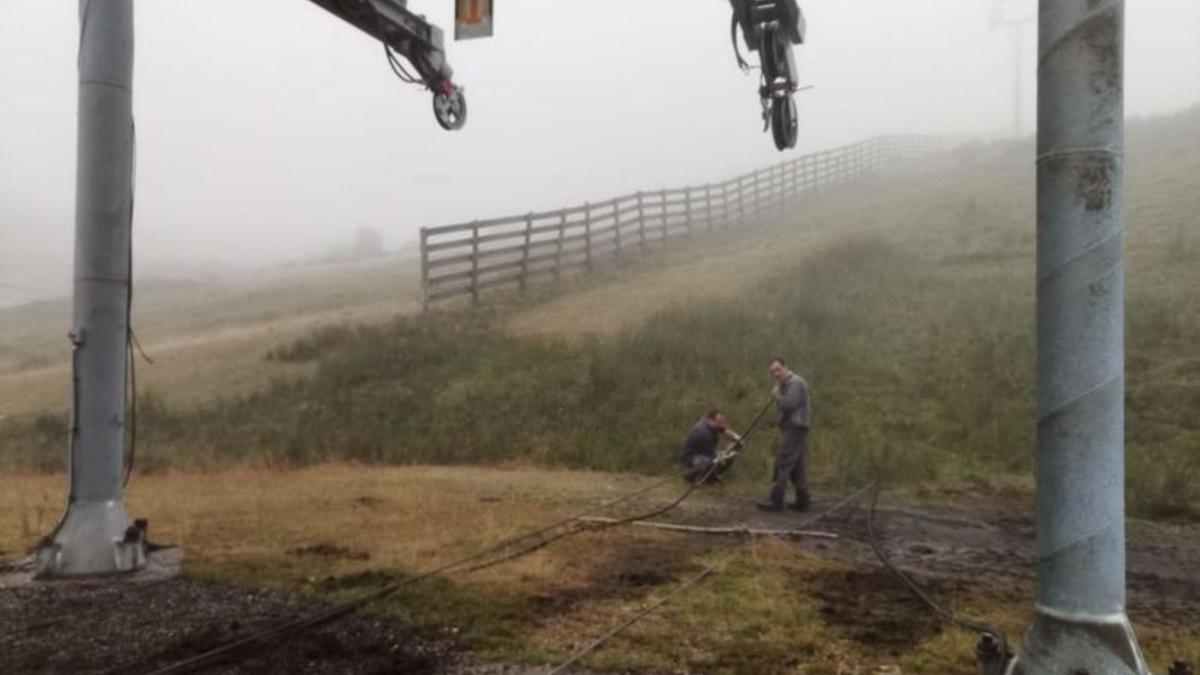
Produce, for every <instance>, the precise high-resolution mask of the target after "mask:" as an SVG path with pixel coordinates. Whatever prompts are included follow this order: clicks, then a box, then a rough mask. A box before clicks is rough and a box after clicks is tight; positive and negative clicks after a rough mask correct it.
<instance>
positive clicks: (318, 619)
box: [151, 401, 774, 675]
mask: <svg viewBox="0 0 1200 675" xmlns="http://www.w3.org/2000/svg"><path fill="white" fill-rule="evenodd" d="M773 403H774V401H768V403H767V405H766V406H764V407H763V409H762V410H761V411H760V412H759V413H758V415H757V416H755V418H754V420H753V421H752V422H751V423H750V426H749V427H748V428H747V429H746V432H745V433H744V434H742V437H741V441H739V443H738V445H739V446H740V445H744V444H745V442H746V441H747V440H748V439H749V438H750V436H751V435H752V434H753V432H754V430H755V428H756V427H757V426H758V423H759V421H761V420H762V418H763V416H764V415H766V413H767V411H768V410H769V409H770V408H771V405H772V404H773ZM717 468H718V464H717V463H715V462H714V463H713V464H710V465H709V467H708V469H707V470H706V471H705V472H704V474H703V475H702V476H701V477H700V478H699V479H698V480H696V481H695V482H693V483H692V484H691V485H689V486H688V488H687V489H686V490H684V491H683V493H682V494H680V496H679V497H677V498H675V500H673V501H672V502H671V503H670V504H668V505H667V506H665V507H659V508H656V509H654V510H653V511H649V512H647V513H643V514H640V515H637V516H631V517H628V518H622V519H620V520H618V521H615V522H612V523H604V524H603V527H583V528H573V529H567V530H565V531H563V532H560V533H558V534H555V535H554V536H551V537H548V538H546V539H543V540H541V541H538V542H535V543H534V544H533V545H531V546H528V547H526V548H523V549H520V550H519V551H516V552H514V553H511V554H508V555H505V556H502V557H501V558H499V559H497V560H494V561H487V562H486V563H483V564H479V565H475V566H472V567H469V568H467V569H465V570H463V572H464V573H470V572H474V571H477V570H480V569H484V568H487V567H492V566H494V565H498V564H500V563H503V562H507V561H510V560H514V559H516V558H520V557H523V556H526V555H529V554H531V553H534V552H535V551H538V550H541V549H543V548H545V547H546V546H549V545H550V544H551V543H553V542H555V541H558V540H560V539H563V538H565V537H568V536H571V535H574V534H578V533H580V532H587V531H594V530H602V529H608V528H610V527H615V526H617V525H622V524H627V523H631V522H634V521H635V520H643V519H647V518H653V517H654V516H658V515H662V514H663V513H666V512H667V511H670V510H671V509H674V508H675V507H677V506H679V504H681V503H682V502H683V501H684V500H685V499H687V497H688V496H690V495H691V494H692V492H694V491H695V489H696V488H697V487H699V486H700V485H701V484H703V483H704V481H706V480H708V478H709V477H710V476H711V475H712V473H713V472H714V471H716V470H717ZM675 480H677V479H676V478H674V477H671V478H666V479H663V480H660V481H656V482H654V483H651V484H650V485H648V486H646V487H644V488H642V489H640V490H637V491H635V492H632V493H629V494H627V495H624V496H622V497H619V498H617V499H615V500H612V501H609V502H606V503H604V504H600V505H598V506H594V507H591V508H588V509H585V510H584V511H581V512H579V513H577V514H575V515H572V516H569V517H567V518H563V519H562V520H559V521H556V522H554V523H551V524H550V525H547V526H545V527H542V528H539V529H537V530H534V531H532V532H527V533H525V534H521V535H518V536H516V537H511V538H509V539H505V540H503V541H501V542H499V543H497V544H495V545H493V546H490V547H488V548H486V549H483V550H481V551H477V552H475V553H472V554H470V555H468V556H466V557H463V558H459V559H457V560H453V561H451V562H449V563H446V564H444V565H441V566H438V567H435V568H433V569H430V570H427V571H425V572H422V573H420V574H418V575H416V576H414V577H409V578H407V579H404V580H403V581H399V582H396V583H393V584H389V585H387V586H385V587H383V588H381V589H378V590H376V591H372V592H370V593H367V594H365V595H362V596H360V597H358V598H355V599H353V600H349V601H346V602H344V603H342V604H340V605H336V606H334V607H331V608H330V609H328V610H325V611H324V612H320V613H318V614H315V615H313V616H311V617H307V618H300V619H295V620H292V621H289V622H286V623H283V624H280V625H278V626H275V627H272V628H268V629H265V630H262V631H259V632H256V633H253V634H251V635H248V636H246V637H244V638H241V639H238V640H235V641H233V642H230V643H227V644H225V645H222V646H219V647H216V648H213V649H211V650H209V651H206V652H203V653H201V654H198V655H196V656H193V657H190V658H187V659H184V660H181V661H177V662H176V663H173V664H171V665H168V666H166V667H164V668H160V669H158V670H154V671H151V675H176V674H178V673H190V672H195V671H196V670H197V669H200V668H203V667H205V666H208V665H212V664H214V663H218V662H220V661H223V660H224V659H225V658H227V657H229V656H231V655H233V654H234V653H236V652H238V651H240V650H241V649H243V648H246V647H249V646H250V645H254V644H262V645H264V646H269V645H270V642H271V641H272V640H274V639H275V638H286V637H290V635H289V633H293V632H295V633H299V632H302V631H304V630H308V629H310V628H314V627H316V626H319V625H321V624H324V623H328V622H330V621H333V620H334V619H337V618H339V617H341V616H343V615H345V614H348V613H350V612H352V611H354V610H355V609H358V608H359V607H362V606H364V605H366V604H369V603H371V602H374V601H376V600H381V599H383V598H385V597H387V596H389V595H392V594H393V593H395V592H396V591H398V590H400V589H401V588H403V587H405V586H407V585H410V584H414V583H416V582H418V581H423V580H425V579H428V578H430V577H433V576H435V575H437V574H441V573H443V572H448V571H450V570H454V569H458V568H461V567H463V566H465V565H467V564H469V563H472V562H474V561H476V560H480V559H482V558H486V557H487V556H489V555H492V554H495V553H497V552H499V551H503V550H504V549H506V548H509V547H511V546H513V545H514V544H516V543H519V542H522V541H527V540H529V539H533V538H536V537H539V536H541V535H544V534H547V533H549V532H552V531H553V530H555V529H558V528H560V527H564V526H567V525H570V524H572V523H575V522H578V521H580V520H582V519H583V518H585V517H587V516H590V515H593V514H595V513H598V512H599V511H602V510H605V509H609V508H612V507H613V506H616V505H618V504H621V503H624V502H627V501H630V500H632V499H634V498H636V497H639V496H641V495H644V494H646V493H647V492H650V491H651V490H653V489H655V488H657V487H660V486H662V485H665V484H667V483H668V482H674V481H675Z"/></svg>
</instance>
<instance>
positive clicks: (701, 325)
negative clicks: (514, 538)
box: [0, 110, 1200, 517]
mask: <svg viewBox="0 0 1200 675" xmlns="http://www.w3.org/2000/svg"><path fill="white" fill-rule="evenodd" d="M1163 129H1168V130H1172V131H1173V133H1167V132H1166V131H1164V130H1163ZM1196 129H1200V110H1195V111H1191V112H1189V113H1187V114H1184V115H1180V116H1178V117H1176V118H1173V119H1171V120H1167V121H1165V122H1163V121H1157V122H1154V123H1146V124H1144V125H1142V126H1137V125H1134V127H1133V132H1131V142H1130V145H1131V153H1130V160H1129V164H1130V198H1129V218H1128V222H1129V245H1128V248H1129V256H1128V257H1129V272H1128V275H1127V276H1128V289H1127V296H1128V301H1127V302H1128V312H1127V314H1128V340H1127V342H1128V369H1127V371H1128V374H1127V381H1128V392H1129V393H1128V397H1127V412H1128V415H1127V418H1128V432H1127V433H1128V456H1129V460H1128V493H1129V501H1130V504H1131V507H1132V511H1133V513H1135V514H1138V515H1142V516H1149V517H1196V516H1198V515H1200V485H1198V484H1197V483H1196V482H1195V481H1194V480H1188V476H1194V475H1196V472H1197V471H1200V416H1198V415H1196V410H1198V409H1200V358H1198V357H1197V355H1196V352H1195V344H1196V338H1197V336H1200V302H1198V301H1197V299H1196V295H1195V293H1194V289H1195V288H1196V287H1197V285H1200V247H1198V246H1197V245H1196V241H1197V235H1196V233H1195V229H1196V228H1195V226H1194V225H1195V216H1194V215H1193V214H1194V213H1197V212H1200V197H1198V196H1197V195H1198V194H1200V190H1195V189H1194V187H1195V186H1194V185H1192V186H1191V188H1190V189H1189V183H1188V180H1189V179H1190V180H1191V181H1193V182H1194V180H1195V179H1194V176H1196V175H1198V174H1200V147H1197V146H1200V141H1197V140H1196V139H1197V138H1198V137H1200V134H1195V133H1191V134H1190V135H1188V134H1189V133H1190V131H1194V130H1196ZM1185 138H1186V139H1190V140H1187V141H1184V140H1182V139H1185ZM1168 142H1171V143H1174V145H1175V146H1177V147H1176V149H1174V150H1172V151H1171V152H1165V153H1164V152H1162V144H1164V143H1168ZM1028 159H1029V157H1028V148H1025V147H1024V146H1021V145H1011V144H1008V145H1005V144H999V145H993V146H979V147H975V148H968V149H966V150H964V151H961V152H960V153H959V154H958V155H957V162H958V166H954V167H936V166H935V167H932V168H928V169H926V170H925V171H924V172H914V175H911V176H907V177H903V178H899V179H895V180H892V181H891V182H883V183H881V184H880V185H878V186H876V188H875V189H873V190H872V191H871V192H870V193H849V195H848V196H847V197H846V199H844V200H843V201H842V202H840V203H839V204H837V205H836V206H837V208H836V209H835V208H830V207H828V205H826V206H824V207H822V209H823V210H822V211H820V212H805V211H801V212H800V213H798V214H797V218H798V221H799V224H798V225H795V226H793V228H791V229H784V228H780V229H777V230H773V231H770V232H765V233H763V234H762V236H766V237H770V238H772V239H773V240H774V241H775V242H777V244H778V246H779V247H781V248H786V247H787V246H788V245H789V242H790V241H791V240H792V239H794V238H799V237H800V236H801V235H802V234H803V232H804V231H805V230H806V229H807V228H810V227H813V226H814V225H813V223H816V222H818V221H819V222H821V223H825V224H826V225H828V224H829V223H830V222H836V221H838V220H839V219H840V220H841V221H842V222H845V223H847V224H859V223H864V222H873V223H876V224H878V227H875V228H874V229H873V231H872V232H873V233H867V234H859V235H854V236H847V237H845V238H842V239H840V240H835V241H834V243H832V244H828V245H825V246H824V247H823V248H821V249H820V250H816V251H808V252H807V253H805V254H804V255H800V256H797V257H796V258H795V259H794V260H792V261H791V262H790V263H788V264H785V265H781V266H780V267H779V268H778V269H776V270H773V271H772V273H771V274H769V275H768V276H767V277H766V278H765V279H764V280H762V281H760V282H758V283H756V284H754V285H752V286H750V287H749V290H748V291H746V292H743V293H739V294H737V295H736V296H735V297H731V298H723V299H713V300H711V301H708V302H702V303H693V304H690V305H686V306H680V307H674V308H670V309H667V310H664V311H662V312H660V313H658V314H657V315H654V316H653V317H652V318H651V319H649V320H647V321H644V322H642V323H640V324H638V325H636V326H634V327H632V328H628V329H626V330H624V331H623V332H621V333H620V334H618V335H616V336H615V337H611V338H604V339H600V338H592V339H576V340H570V341H568V340H559V339H553V338H528V337H516V336H513V335H512V334H510V333H509V332H507V331H505V330H503V326H502V324H503V322H504V319H505V316H506V312H508V311H509V310H510V309H511V306H505V305H503V304H499V305H497V306H496V307H492V308H489V307H486V306H485V307H483V308H481V309H478V310H475V311H448V312H437V313H432V314H429V315H427V316H422V317H411V318H403V319H400V320H397V321H396V322H394V323H392V324H390V325H386V326H376V327H362V328H353V329H351V328H344V329H326V330H325V331H324V332H321V333H317V334H314V335H312V336H310V337H308V338H305V339H303V340H300V341H297V342H295V343H292V344H287V345H281V346H280V347H279V348H277V349H275V350H272V352H271V353H270V354H269V355H267V356H270V357H271V358H276V359H282V360H305V361H312V360H315V361H316V362H317V364H318V365H317V369H316V373H315V375H313V376H312V377H310V378H297V379H291V380H280V381H277V382H274V383H273V384H272V385H271V386H270V387H268V388H266V389H265V390H263V391H261V392H259V393H255V394H251V395H248V396H243V397H238V398H232V399H228V400H221V401H217V402H216V403H213V404H211V405H206V406H203V407H200V408H196V409H177V408H173V407H170V406H167V405H165V404H163V403H162V402H161V401H160V400H159V399H157V398H156V397H155V396H154V395H153V394H152V393H151V394H149V395H147V397H146V399H145V400H144V401H143V403H142V406H141V421H142V422H143V430H142V434H141V437H142V439H143V448H144V450H142V451H141V452H140V459H139V462H140V464H141V466H143V467H149V468H153V467H156V466H163V465H189V464H191V465H202V466H211V465H225V464H227V463H229V462H231V461H235V462H236V461H267V462H269V463H271V464H281V465H303V464H309V463H314V462H323V461H329V460H353V461H361V462H368V463H402V464H403V463H430V462H432V463H500V462H505V461H510V460H522V461H531V462H536V463H540V464H545V465H550V466H570V467H589V468H597V469H604V470H633V471H645V472H655V471H663V470H669V469H671V468H672V466H673V462H674V457H675V449H676V447H677V445H678V443H679V440H680V438H681V436H682V435H683V433H684V432H685V431H686V429H687V428H688V426H689V425H690V424H691V423H692V422H694V420H695V419H696V418H697V417H698V416H699V415H700V413H701V412H702V411H703V410H705V409H707V408H709V407H712V406H720V407H723V408H725V409H726V410H727V411H728V412H729V413H730V414H731V417H732V420H733V422H734V424H735V425H741V424H744V423H745V422H746V421H747V420H748V419H749V418H750V417H752V415H753V414H754V413H755V412H756V411H757V410H758V408H759V407H760V406H761V405H762V404H763V402H764V401H765V399H766V396H767V390H768V387H769V383H768V382H767V379H766V373H765V369H766V361H767V359H768V358H769V357H770V356H772V355H776V354H779V355H783V356H785V357H787V358H788V359H789V360H790V361H791V362H792V363H793V365H794V366H795V368H796V370H798V371H799V372H800V373H801V374H803V375H804V376H805V377H806V378H807V379H808V380H809V382H810V384H811V385H812V388H813V391H814V401H815V402H814V408H815V428H814V431H813V439H812V440H813V451H812V465H813V472H814V474H816V475H817V476H818V477H821V478H824V479H826V480H829V481H832V482H838V483H843V484H847V485H853V484H861V483H863V482H865V481H867V480H869V479H871V478H873V477H877V476H884V477H886V478H887V479H888V480H889V481H891V482H893V483H901V484H914V485H916V484H921V485H926V484H936V485H962V484H989V483H991V482H993V481H1004V480H1007V479H1008V478H1011V477H1016V476H1028V475H1030V474H1031V473H1032V465H1033V456H1032V453H1033V447H1034V427H1035V419H1034V410H1033V400H1034V392H1033V381H1034V343H1033V317H1034V311H1033V305H1034V299H1033V298H1034V284H1033V255H1032V254H1033V242H1034V236H1033V227H1034V224H1033V211H1032V181H1031V178H1030V176H1031V172H1030V168H1031V164H1028V163H1026V162H1027V160H1028ZM1143 167H1145V168H1143ZM1181 223H1182V224H1183V225H1181ZM721 273H722V271H721V269H720V267H719V266H714V272H713V276H712V278H711V279H697V283H699V284H703V283H712V284H719V283H721V281H720V278H721V277H720V275H721ZM726 273H732V272H726ZM518 304H520V303H519V302H518ZM267 356H264V358H266V357H267ZM761 432H762V436H761V437H760V438H759V439H758V440H757V441H756V442H755V446H754V448H753V452H754V454H755V456H757V457H759V458H762V457H765V455H767V454H768V449H767V446H768V442H769V438H770V430H769V429H767V428H764V429H762V430H761ZM0 436H2V437H4V438H5V439H6V442H5V444H4V447H3V449H2V450H0V453H3V455H2V456H3V459H5V460H6V461H7V462H8V463H10V464H17V465H20V466H26V467H29V466H32V467H38V468H57V467H58V466H59V465H60V464H61V445H62V439H63V436H64V423H63V422H62V421H61V420H57V419H56V418H52V417H43V418H40V419H39V420H37V421H35V422H33V423H22V424H9V425H8V426H6V427H0ZM764 471H765V462H761V461H755V460H750V461H746V462H744V463H743V465H742V468H741V472H740V473H741V475H742V476H743V477H744V478H746V479H749V480H760V479H761V478H762V477H763V474H764Z"/></svg>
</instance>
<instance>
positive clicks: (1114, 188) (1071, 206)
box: [1012, 0, 1149, 675]
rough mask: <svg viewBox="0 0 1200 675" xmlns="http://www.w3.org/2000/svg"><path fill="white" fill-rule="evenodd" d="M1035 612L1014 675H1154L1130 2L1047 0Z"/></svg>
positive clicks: (1042, 69) (1041, 80) (1042, 64)
mask: <svg viewBox="0 0 1200 675" xmlns="http://www.w3.org/2000/svg"><path fill="white" fill-rule="evenodd" d="M1038 42H1039V50H1038V51H1039V55H1038V149H1037V153H1038V157H1037V184H1038V196H1037V415H1038V425H1037V480H1038V488H1037V561H1038V562H1037V577H1038V581H1037V604H1036V607H1035V610H1034V618H1033V623H1032V625H1031V626H1030V627H1029V629H1028V631H1027V632H1026V634H1025V639H1024V640H1023V641H1022V644H1021V652H1020V656H1019V661H1018V663H1017V664H1016V666H1015V668H1014V669H1013V671H1012V672H1015V673H1025V674H1030V675H1063V674H1064V673H1092V674H1094V675H1099V674H1100V673H1105V674H1117V673H1122V674H1124V673H1137V674H1138V675H1143V674H1146V673H1148V672H1149V669H1148V668H1147V666H1146V663H1145V660H1144V659H1143V657H1142V654H1141V650H1140V649H1139V647H1138V645H1137V639H1136V637H1135V636H1134V634H1133V629H1132V627H1131V626H1130V624H1129V619H1128V617H1127V616H1126V613H1125V492H1124V490H1125V441H1124V432H1125V422H1124V394H1125V380H1124V349H1125V345H1124V327H1125V308H1124V260H1123V258H1124V231H1125V228H1124V219H1123V215H1122V206H1123V185H1124V165H1123V146H1124V143H1123V136H1124V95H1123V79H1124V65H1123V60H1124V3H1123V2H1122V0H1088V1H1086V2H1085V1H1084V0H1041V4H1040V10H1039V41H1038Z"/></svg>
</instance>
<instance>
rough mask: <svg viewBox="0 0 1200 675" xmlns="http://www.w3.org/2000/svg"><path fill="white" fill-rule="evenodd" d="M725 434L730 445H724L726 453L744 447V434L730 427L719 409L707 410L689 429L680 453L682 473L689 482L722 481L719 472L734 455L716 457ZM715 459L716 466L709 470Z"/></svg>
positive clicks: (727, 465)
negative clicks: (722, 458) (718, 458)
mask: <svg viewBox="0 0 1200 675" xmlns="http://www.w3.org/2000/svg"><path fill="white" fill-rule="evenodd" d="M722 436H724V437H725V438H727V439H729V445H727V446H725V452H724V453H723V454H726V455H729V454H730V453H736V452H737V450H738V449H740V448H741V447H742V439H741V437H740V436H738V435H737V433H736V432H734V430H733V429H730V428H729V422H728V421H727V420H726V419H725V413H723V412H721V411H720V410H717V409H713V410H710V411H708V414H707V415H705V416H704V418H703V419H701V420H700V421H699V422H697V423H696V426H694V427H692V430H691V431H689V432H688V435H687V438H685V439H683V447H682V448H681V449H680V453H679V454H680V460H681V461H682V462H683V470H684V474H683V477H684V478H686V479H687V480H688V482H691V483H695V482H697V481H699V480H701V479H704V480H705V481H720V475H721V474H722V473H724V472H725V471H726V470H727V469H728V468H729V466H730V464H732V463H733V457H732V456H729V457H728V458H727V459H725V460H724V461H721V462H718V460H717V445H718V444H719V443H720V442H721V437H722ZM714 463H716V464H717V466H716V467H715V468H713V469H712V470H711V471H710V470H709V468H710V467H712V465H713V464H714Z"/></svg>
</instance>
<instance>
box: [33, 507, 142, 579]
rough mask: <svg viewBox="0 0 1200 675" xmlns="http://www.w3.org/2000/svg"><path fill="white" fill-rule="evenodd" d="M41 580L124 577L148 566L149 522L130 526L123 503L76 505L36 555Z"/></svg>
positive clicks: (38, 575)
mask: <svg viewBox="0 0 1200 675" xmlns="http://www.w3.org/2000/svg"><path fill="white" fill-rule="evenodd" d="M34 562H35V571H34V574H35V576H36V577H37V578H39V579H51V578H60V577H76V576H96V575H104V574H123V573H127V572H134V571H137V570H138V569H141V568H142V567H143V566H145V564H146V521H144V520H139V521H137V523H136V524H135V525H130V524H129V515H128V514H127V513H126V512H125V507H124V505H122V504H121V502H120V501H118V500H114V501H107V502H72V503H71V504H70V506H69V507H68V508H67V516H66V518H65V519H64V520H63V523H62V526H61V527H59V528H58V531H57V532H56V533H55V534H54V536H53V538H50V537H47V538H46V539H44V540H42V543H41V544H40V545H39V546H38V548H37V551H36V552H35V553H34Z"/></svg>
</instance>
